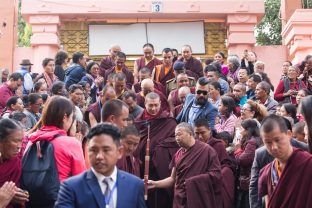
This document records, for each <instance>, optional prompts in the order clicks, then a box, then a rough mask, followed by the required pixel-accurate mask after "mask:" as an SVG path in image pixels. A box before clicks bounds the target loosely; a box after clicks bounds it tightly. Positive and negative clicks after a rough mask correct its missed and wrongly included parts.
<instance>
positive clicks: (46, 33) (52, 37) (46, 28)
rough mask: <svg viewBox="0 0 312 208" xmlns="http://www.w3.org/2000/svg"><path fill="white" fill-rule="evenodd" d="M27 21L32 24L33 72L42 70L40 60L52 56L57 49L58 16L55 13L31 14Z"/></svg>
mask: <svg viewBox="0 0 312 208" xmlns="http://www.w3.org/2000/svg"><path fill="white" fill-rule="evenodd" d="M29 23H30V24H31V25H32V32H33V36H32V37H31V46H32V48H33V52H34V55H33V57H34V58H33V61H34V66H33V72H37V73H40V72H42V66H41V64H42V60H43V59H44V58H54V56H55V54H56V52H57V51H58V49H59V38H58V36H59V33H58V27H59V25H60V18H59V16H57V15H31V16H30V17H29Z"/></svg>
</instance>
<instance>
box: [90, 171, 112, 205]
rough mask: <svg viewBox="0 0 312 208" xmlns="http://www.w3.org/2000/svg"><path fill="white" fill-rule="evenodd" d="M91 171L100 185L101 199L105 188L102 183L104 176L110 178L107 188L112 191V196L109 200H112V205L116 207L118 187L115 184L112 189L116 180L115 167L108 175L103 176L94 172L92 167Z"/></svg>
mask: <svg viewBox="0 0 312 208" xmlns="http://www.w3.org/2000/svg"><path fill="white" fill-rule="evenodd" d="M91 170H92V172H93V173H94V175H95V177H96V178H97V180H98V182H99V184H100V187H101V191H102V193H103V200H104V193H105V190H106V185H105V184H104V183H103V180H104V178H111V180H109V189H110V190H111V191H113V193H112V194H113V196H112V197H113V198H112V199H111V200H113V204H114V207H115V208H116V207H117V189H118V187H117V186H116V188H115V189H114V190H113V187H114V185H115V183H116V182H117V167H116V166H115V168H114V171H113V173H112V174H111V175H110V176H104V175H102V174H101V173H98V172H96V171H95V170H94V169H93V168H91Z"/></svg>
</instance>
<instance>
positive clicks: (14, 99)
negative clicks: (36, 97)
mask: <svg viewBox="0 0 312 208" xmlns="http://www.w3.org/2000/svg"><path fill="white" fill-rule="evenodd" d="M18 99H20V98H19V97H18V96H12V97H10V98H9V99H8V101H7V102H6V105H5V106H6V108H11V105H16V103H17V101H18Z"/></svg>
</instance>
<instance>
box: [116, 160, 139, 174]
mask: <svg viewBox="0 0 312 208" xmlns="http://www.w3.org/2000/svg"><path fill="white" fill-rule="evenodd" d="M117 167H118V168H119V169H120V170H123V171H126V172H128V173H131V174H133V175H135V176H137V177H140V161H139V159H137V158H135V157H134V156H133V155H128V156H125V155H124V156H122V158H120V159H119V160H118V161H117Z"/></svg>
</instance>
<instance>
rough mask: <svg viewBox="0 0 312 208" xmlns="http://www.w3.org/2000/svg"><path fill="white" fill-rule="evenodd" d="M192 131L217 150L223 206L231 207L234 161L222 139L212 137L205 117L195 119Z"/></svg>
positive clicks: (232, 204) (224, 207) (233, 185)
mask: <svg viewBox="0 0 312 208" xmlns="http://www.w3.org/2000/svg"><path fill="white" fill-rule="evenodd" d="M194 131H195V134H196V136H197V138H198V139H199V140H200V141H202V142H204V143H207V144H209V145H210V146H211V147H212V148H213V149H214V150H215V151H216V152H217V155H218V159H219V162H220V164H221V175H222V203H223V208H230V207H233V206H234V190H235V174H234V173H235V169H236V166H235V164H234V162H233V161H232V160H231V159H230V156H229V154H228V153H227V152H226V150H225V146H224V144H223V142H222V140H219V139H215V138H213V137H212V135H211V129H210V127H209V123H208V121H207V119H204V118H199V119H197V120H195V121H194Z"/></svg>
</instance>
